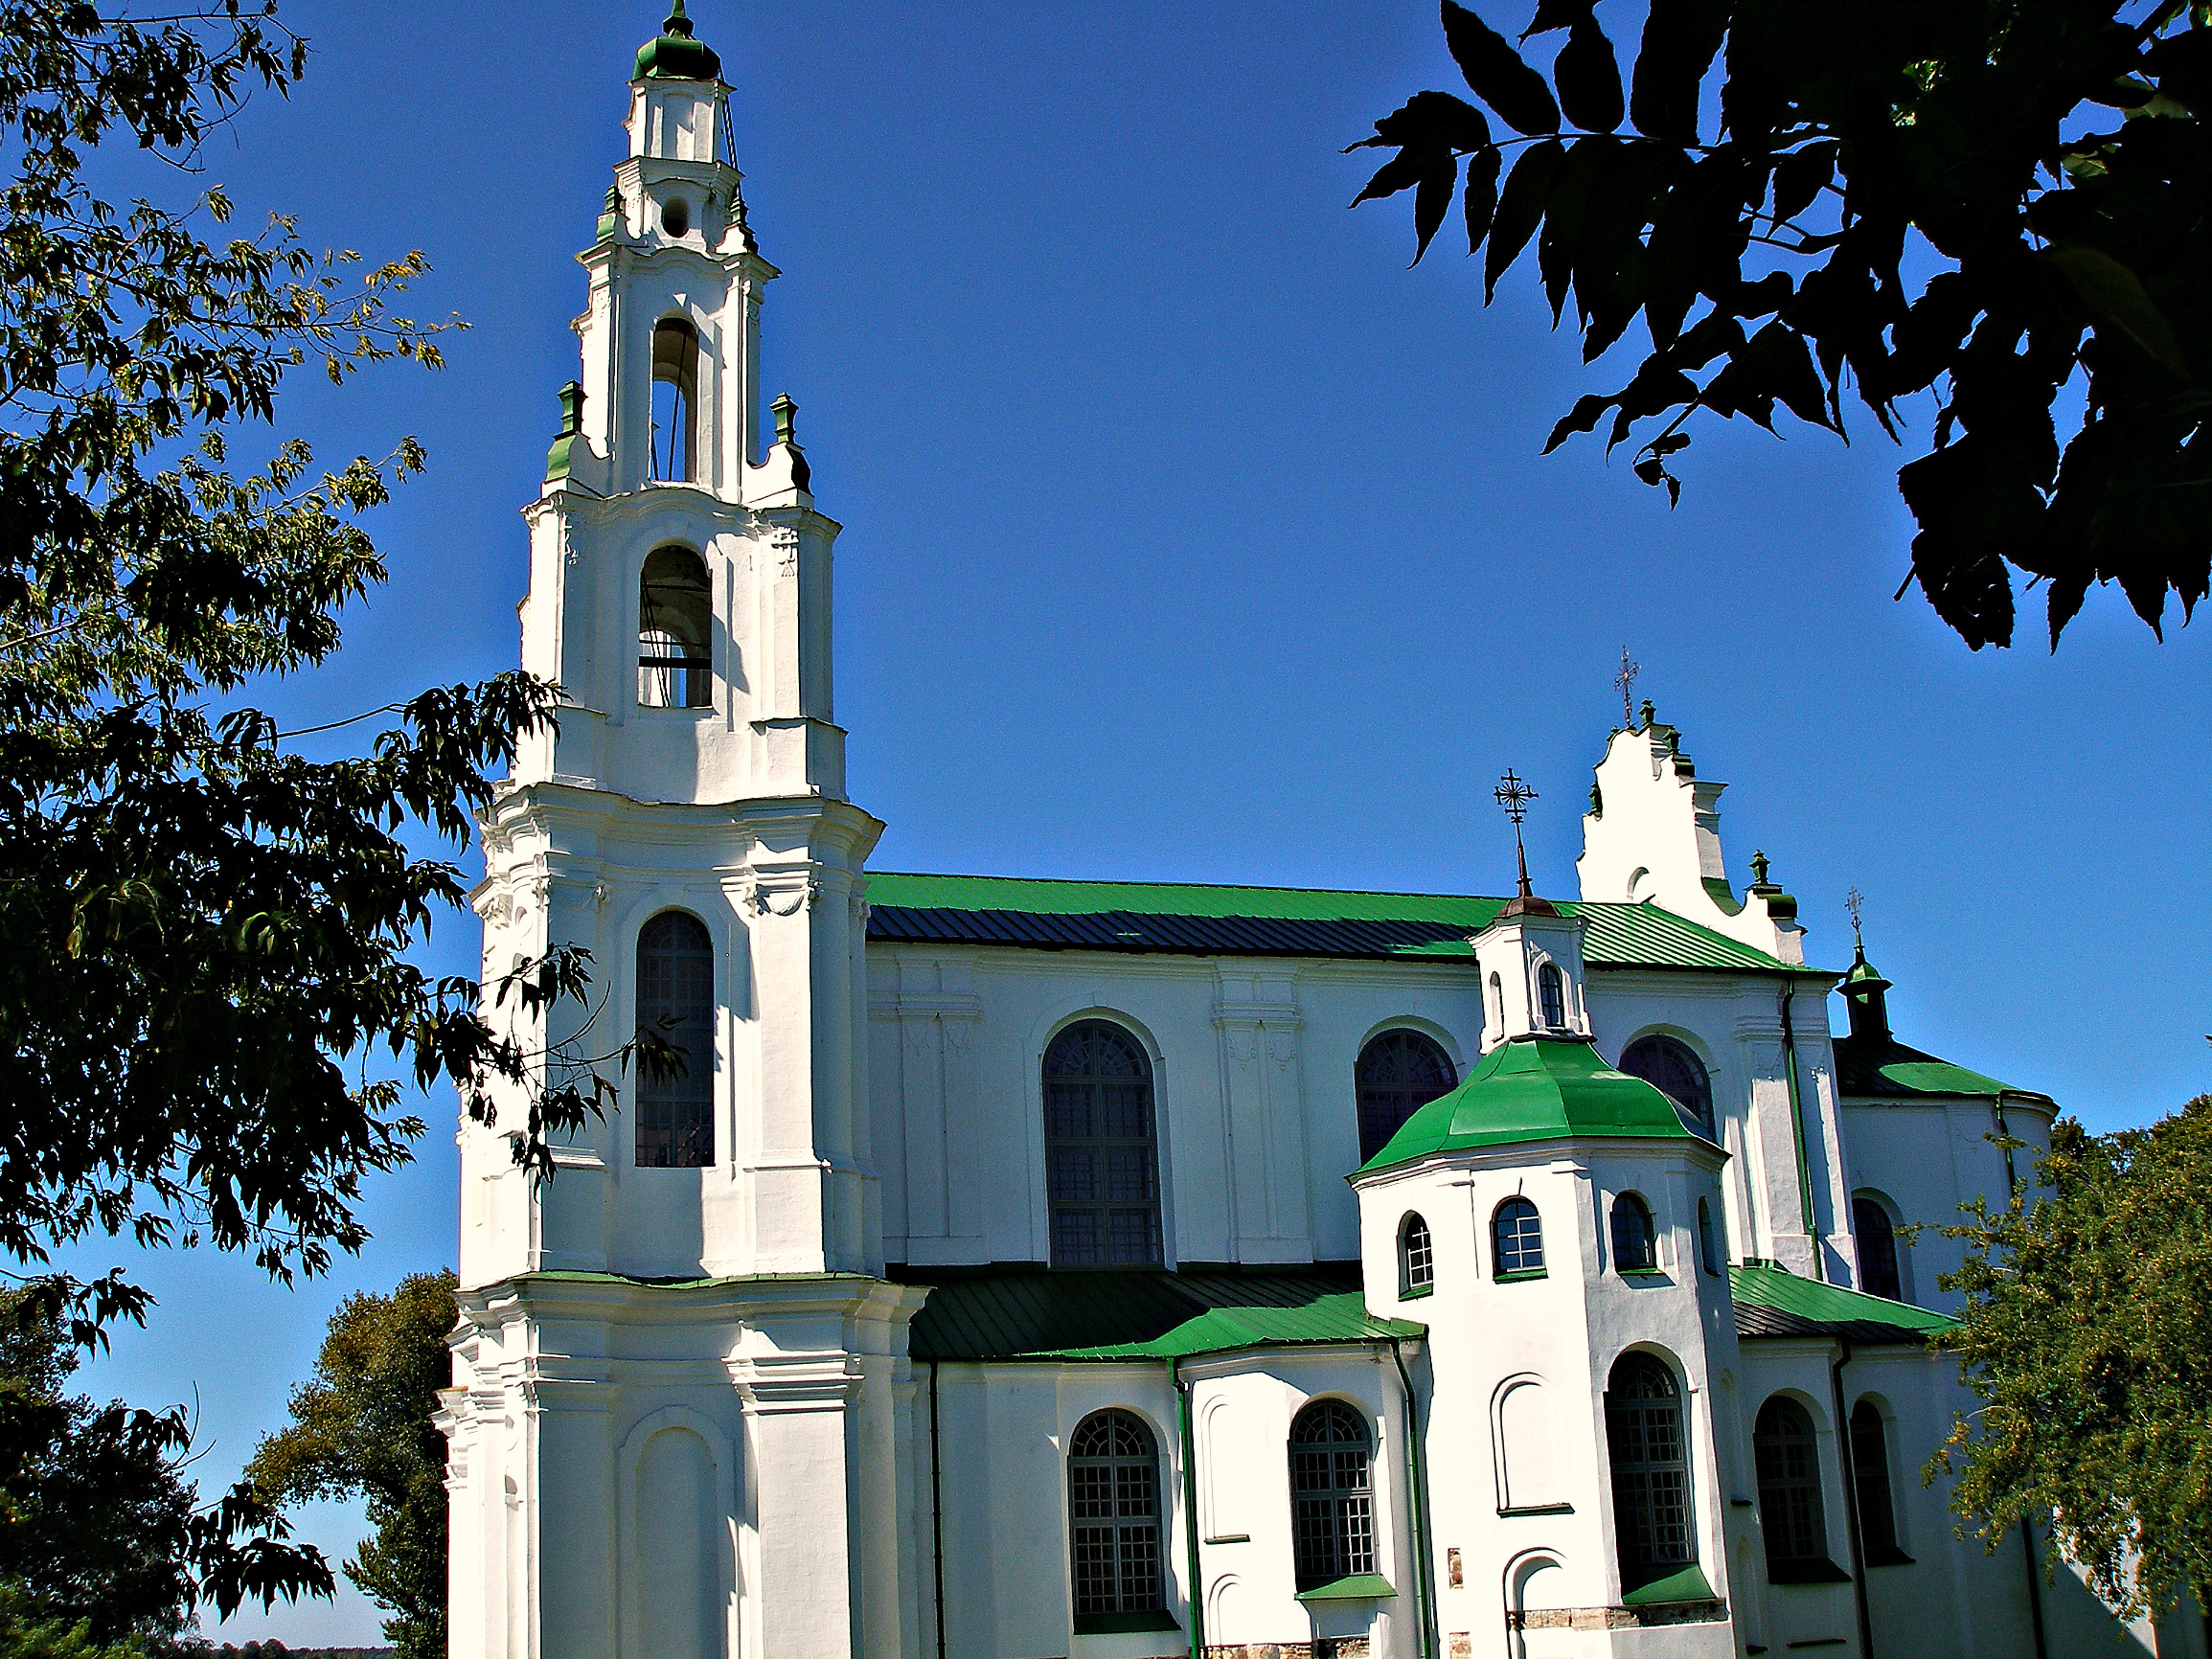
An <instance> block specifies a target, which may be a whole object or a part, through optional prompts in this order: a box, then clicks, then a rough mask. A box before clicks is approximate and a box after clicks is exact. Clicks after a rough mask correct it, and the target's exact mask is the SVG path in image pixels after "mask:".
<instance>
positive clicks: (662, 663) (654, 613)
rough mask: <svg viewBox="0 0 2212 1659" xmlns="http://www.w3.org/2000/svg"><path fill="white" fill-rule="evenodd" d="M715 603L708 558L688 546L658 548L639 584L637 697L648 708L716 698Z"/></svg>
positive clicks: (696, 705)
mask: <svg viewBox="0 0 2212 1659" xmlns="http://www.w3.org/2000/svg"><path fill="white" fill-rule="evenodd" d="M714 615H715V602H714V595H713V592H712V590H711V589H710V588H709V586H708V583H707V566H706V561H705V560H704V559H702V558H700V557H699V556H698V555H697V554H696V553H694V552H693V551H692V550H691V549H690V548H688V547H660V548H655V549H654V550H653V551H652V552H651V553H650V554H648V555H647V556H646V561H645V569H644V570H643V571H642V572H641V573H640V574H639V576H638V583H637V700H638V701H639V702H640V703H642V704H644V705H645V706H646V707H647V708H649V709H703V708H705V707H707V705H708V704H710V703H712V702H713V701H714V686H713V684H712V678H713V676H712V672H711V670H712V668H713V652H712V650H711V649H710V648H709V646H708V638H709V631H708V630H709V628H710V626H711V625H712V624H713V622H714Z"/></svg>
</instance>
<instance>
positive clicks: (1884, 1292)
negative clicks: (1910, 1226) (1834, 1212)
mask: <svg viewBox="0 0 2212 1659" xmlns="http://www.w3.org/2000/svg"><path fill="white" fill-rule="evenodd" d="M1851 1231H1852V1232H1853V1233H1855V1234H1856V1235H1858V1239H1859V1288H1860V1289H1861V1290H1863V1291H1865V1292H1866V1293H1867V1295H1869V1296H1886V1297H1888V1298H1889V1299H1890V1301H1892V1302H1903V1301H1904V1273H1903V1272H1902V1271H1901V1270H1900V1268H1899V1265H1898V1260H1897V1224H1896V1223H1895V1222H1894V1221H1892V1220H1891V1219H1890V1218H1889V1212H1888V1211H1887V1210H1885V1209H1883V1208H1882V1207H1881V1204H1880V1203H1879V1202H1878V1201H1876V1200H1875V1199H1872V1198H1863V1197H1861V1198H1854V1199H1852V1200H1851Z"/></svg>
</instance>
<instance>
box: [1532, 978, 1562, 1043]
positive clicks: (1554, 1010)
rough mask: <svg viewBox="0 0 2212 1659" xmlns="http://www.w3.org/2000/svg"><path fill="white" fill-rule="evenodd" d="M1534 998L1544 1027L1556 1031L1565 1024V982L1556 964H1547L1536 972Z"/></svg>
mask: <svg viewBox="0 0 2212 1659" xmlns="http://www.w3.org/2000/svg"><path fill="white" fill-rule="evenodd" d="M1536 996H1537V1003H1538V1006H1539V1008H1540V1009H1541V1010H1542V1011H1543V1022H1544V1024H1545V1025H1547V1026H1550V1027H1551V1028H1552V1029H1554V1030H1555V1031H1556V1030H1557V1029H1558V1028H1559V1027H1561V1026H1563V1025H1565V1024H1566V1023H1567V982H1566V977H1565V975H1563V974H1562V973H1561V972H1560V970H1559V965H1558V964H1557V963H1552V962H1547V963H1545V964H1544V965H1543V966H1541V967H1539V968H1538V969H1537V970H1536Z"/></svg>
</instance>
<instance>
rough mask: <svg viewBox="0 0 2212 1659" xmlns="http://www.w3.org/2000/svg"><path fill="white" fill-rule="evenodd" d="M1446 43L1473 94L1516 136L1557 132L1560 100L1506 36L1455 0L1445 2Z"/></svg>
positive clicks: (1445, 0)
mask: <svg viewBox="0 0 2212 1659" xmlns="http://www.w3.org/2000/svg"><path fill="white" fill-rule="evenodd" d="M1444 43H1445V45H1446V46H1447V47H1448V48H1449V49H1450V52H1451V57H1452V61H1453V62H1455V63H1457V64H1458V65H1459V72H1460V73H1461V74H1462V75H1464V76H1466V77H1467V83H1468V85H1470V86H1471V87H1472V88H1473V89H1474V95H1475V96H1476V97H1477V98H1479V99H1481V100H1482V101H1483V102H1485V103H1487V104H1489V105H1490V106H1491V108H1492V109H1494V110H1495V111H1496V112H1497V116H1498V119H1499V120H1501V121H1503V122H1504V123H1505V124H1506V125H1508V126H1510V127H1512V128H1513V129H1514V131H1516V132H1525V133H1543V132H1557V131H1559V129H1560V106H1559V102H1558V101H1557V100H1556V99H1554V98H1553V97H1552V90H1551V88H1550V87H1549V86H1548V85H1546V84H1545V82H1544V78H1543V77H1542V76H1540V75H1539V74H1538V73H1537V72H1536V71H1535V70H1533V69H1531V68H1530V67H1529V66H1528V65H1527V64H1526V63H1524V62H1522V61H1521V56H1520V54H1519V53H1517V52H1516V51H1515V50H1514V49H1513V43H1512V42H1511V41H1509V40H1507V39H1506V37H1505V36H1504V35H1502V34H1499V33H1498V32H1497V31H1496V30H1494V29H1493V28H1492V27H1491V26H1490V25H1489V24H1487V23H1485V22H1484V21H1483V20H1482V19H1481V18H1479V17H1477V16H1476V15H1475V14H1474V13H1473V12H1471V11H1469V10H1468V9H1467V8H1466V7H1464V6H1459V5H1455V4H1454V3H1453V0H1444Z"/></svg>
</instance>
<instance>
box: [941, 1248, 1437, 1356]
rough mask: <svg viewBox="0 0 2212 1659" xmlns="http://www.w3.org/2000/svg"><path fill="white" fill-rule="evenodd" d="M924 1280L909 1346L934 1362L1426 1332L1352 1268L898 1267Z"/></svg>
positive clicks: (1218, 1348) (1157, 1352)
mask: <svg viewBox="0 0 2212 1659" xmlns="http://www.w3.org/2000/svg"><path fill="white" fill-rule="evenodd" d="M897 1276H898V1277H899V1278H900V1279H901V1282H902V1283H905V1284H919V1285H923V1286H925V1287H926V1288H927V1289H928V1291H929V1299H928V1301H927V1302H925V1303H924V1304H923V1307H922V1311H921V1312H920V1313H918V1314H916V1315H915V1317H914V1326H913V1335H912V1347H911V1352H912V1353H913V1355H914V1357H915V1358H917V1359H931V1360H940V1359H943V1360H978V1359H1020V1360H1117V1359H1122V1360H1128V1359H1154V1360H1158V1359H1175V1358H1187V1357H1190V1356H1192V1355H1195V1354H1200V1353H1218V1352H1223V1351H1225V1350H1230V1349H1240V1348H1283V1347H1299V1346H1307V1345H1311V1344H1316V1343H1341V1342H1359V1343H1369V1342H1387V1341H1389V1340H1390V1339H1391V1338H1392V1337H1401V1338H1403V1337H1413V1336H1420V1335H1422V1334H1424V1332H1425V1329H1426V1328H1425V1327H1424V1326H1420V1325H1415V1324H1412V1323H1409V1322H1408V1321H1405V1320H1395V1319H1376V1318H1373V1317H1371V1316H1370V1315H1369V1314H1368V1312H1367V1306H1366V1301H1365V1298H1364V1297H1363V1296H1362V1295H1361V1293H1360V1291H1359V1288H1358V1285H1359V1272H1358V1267H1357V1263H1350V1262H1346V1263H1320V1264H1316V1265H1314V1266H1311V1267H1300V1268H1288V1269H1284V1270H1281V1271H1269V1270H1260V1269H1249V1270H1245V1271H1241V1272H1206V1271H1196V1272H1181V1273H1170V1272H1166V1271H1162V1270H1157V1269H1154V1270H1106V1271H1098V1272H1088V1271H1086V1272H1061V1273H1054V1272H1046V1271H1043V1270H1040V1269H1038V1268H1036V1267H1032V1266H1028V1265H1026V1264H1024V1265H1020V1266H1015V1267H1001V1268H992V1269H986V1270H980V1271H966V1270H962V1269H957V1268H946V1269H935V1270H932V1269H930V1268H926V1267H916V1268H903V1269H899V1270H897Z"/></svg>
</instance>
